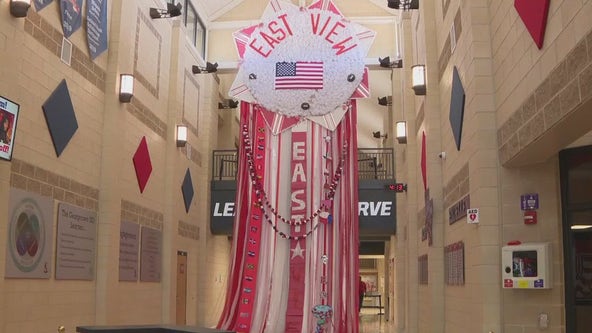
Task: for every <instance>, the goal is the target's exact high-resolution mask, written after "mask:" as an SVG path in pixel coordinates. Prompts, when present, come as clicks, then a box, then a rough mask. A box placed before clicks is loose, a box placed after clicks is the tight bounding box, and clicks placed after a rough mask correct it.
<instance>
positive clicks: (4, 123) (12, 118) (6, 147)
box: [0, 96, 20, 161]
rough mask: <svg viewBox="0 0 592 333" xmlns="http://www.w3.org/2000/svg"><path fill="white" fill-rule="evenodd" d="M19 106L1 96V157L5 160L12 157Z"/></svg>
mask: <svg viewBox="0 0 592 333" xmlns="http://www.w3.org/2000/svg"><path fill="white" fill-rule="evenodd" d="M19 108H20V106H19V105H18V104H16V103H15V102H13V101H11V100H9V99H6V98H4V97H2V96H0V158H2V159H4V160H9V161H10V160H11V159H12V149H13V147H14V136H15V134H16V121H17V118H18V114H19Z"/></svg>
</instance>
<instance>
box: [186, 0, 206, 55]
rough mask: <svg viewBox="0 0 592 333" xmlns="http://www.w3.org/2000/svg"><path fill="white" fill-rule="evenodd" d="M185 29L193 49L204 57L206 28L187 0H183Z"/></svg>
mask: <svg viewBox="0 0 592 333" xmlns="http://www.w3.org/2000/svg"><path fill="white" fill-rule="evenodd" d="M185 8H186V10H185V31H186V34H187V38H188V39H189V41H190V42H191V44H193V46H195V49H196V50H197V52H198V53H199V55H201V56H202V58H205V39H206V29H205V26H204V24H203V22H202V21H201V19H200V18H199V15H198V14H197V11H196V10H195V7H193V5H192V4H191V2H190V1H189V0H187V1H185Z"/></svg>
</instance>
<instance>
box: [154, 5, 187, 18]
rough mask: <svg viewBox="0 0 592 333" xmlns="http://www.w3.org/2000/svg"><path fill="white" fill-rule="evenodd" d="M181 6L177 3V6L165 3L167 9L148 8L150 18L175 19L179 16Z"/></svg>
mask: <svg viewBox="0 0 592 333" xmlns="http://www.w3.org/2000/svg"><path fill="white" fill-rule="evenodd" d="M182 8H183V5H182V4H181V3H180V2H179V3H177V5H173V4H172V3H167V9H160V8H153V7H152V8H150V17H151V18H153V19H159V18H167V17H177V16H180V15H181V9H182Z"/></svg>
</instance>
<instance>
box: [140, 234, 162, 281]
mask: <svg viewBox="0 0 592 333" xmlns="http://www.w3.org/2000/svg"><path fill="white" fill-rule="evenodd" d="M140 251H141V255H140V281H142V282H160V272H161V270H162V267H161V262H162V232H161V231H160V230H156V229H152V228H147V227H142V245H141V250H140Z"/></svg>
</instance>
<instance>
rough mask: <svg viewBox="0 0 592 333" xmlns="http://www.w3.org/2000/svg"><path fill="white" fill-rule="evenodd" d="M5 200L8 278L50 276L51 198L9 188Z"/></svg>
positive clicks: (51, 240) (51, 243) (51, 239)
mask: <svg viewBox="0 0 592 333" xmlns="http://www.w3.org/2000/svg"><path fill="white" fill-rule="evenodd" d="M9 193H10V194H9V196H10V198H9V202H8V229H7V231H8V232H7V237H8V242H7V243H6V244H7V248H6V266H5V273H4V276H5V277H7V278H28V279H49V277H50V276H51V267H52V265H51V260H52V248H53V199H51V198H50V197H44V196H40V195H38V194H35V193H31V192H26V191H23V190H20V189H17V188H11V189H10V192H9Z"/></svg>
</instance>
